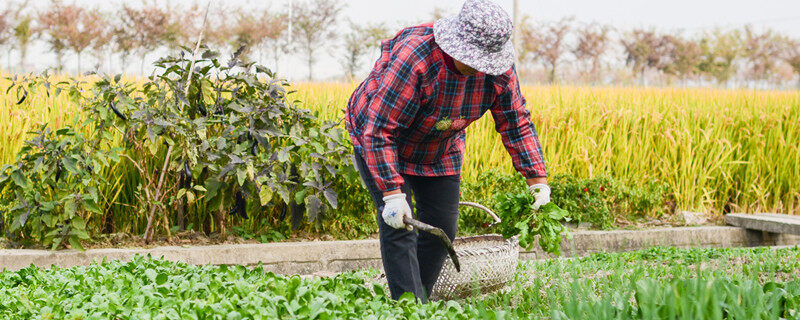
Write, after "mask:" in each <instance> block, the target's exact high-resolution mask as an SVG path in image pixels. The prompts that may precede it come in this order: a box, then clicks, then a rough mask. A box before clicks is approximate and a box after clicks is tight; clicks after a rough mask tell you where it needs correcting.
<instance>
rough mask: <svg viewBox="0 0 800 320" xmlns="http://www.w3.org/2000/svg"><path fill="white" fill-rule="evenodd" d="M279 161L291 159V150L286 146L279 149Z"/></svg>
mask: <svg viewBox="0 0 800 320" xmlns="http://www.w3.org/2000/svg"><path fill="white" fill-rule="evenodd" d="M278 161H280V162H286V161H289V152H287V151H286V148H281V149H280V150H278Z"/></svg>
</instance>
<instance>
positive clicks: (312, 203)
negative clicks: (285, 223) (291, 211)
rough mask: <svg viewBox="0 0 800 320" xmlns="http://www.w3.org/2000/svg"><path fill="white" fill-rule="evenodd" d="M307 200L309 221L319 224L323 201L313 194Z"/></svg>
mask: <svg viewBox="0 0 800 320" xmlns="http://www.w3.org/2000/svg"><path fill="white" fill-rule="evenodd" d="M305 200H306V202H305V203H306V210H308V220H309V221H311V222H317V221H318V219H319V218H320V213H321V211H322V200H320V199H319V197H317V196H316V195H313V194H312V195H310V196H308V197H306V199H305Z"/></svg>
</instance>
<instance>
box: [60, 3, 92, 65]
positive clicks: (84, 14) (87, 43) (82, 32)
mask: <svg viewBox="0 0 800 320" xmlns="http://www.w3.org/2000/svg"><path fill="white" fill-rule="evenodd" d="M64 10H65V12H66V16H68V17H72V18H73V19H71V22H70V23H69V24H68V25H67V26H66V28H64V30H63V31H64V32H63V33H62V34H60V35H59V37H61V38H62V39H63V41H64V43H65V45H66V47H67V48H68V49H69V50H71V51H72V52H73V53H75V56H76V57H77V59H78V73H79V74H80V73H81V71H82V68H81V56H82V55H83V52H84V51H86V50H87V49H88V48H89V47H91V46H92V45H93V44H94V43H95V41H96V40H98V39H101V37H102V36H103V17H102V15H101V14H100V11H98V10H96V9H94V10H89V9H85V8H83V7H79V6H76V5H74V4H73V5H67V6H65V7H64Z"/></svg>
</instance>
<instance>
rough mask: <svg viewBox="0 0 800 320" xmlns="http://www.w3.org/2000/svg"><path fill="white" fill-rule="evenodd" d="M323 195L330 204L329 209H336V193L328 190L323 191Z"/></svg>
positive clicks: (337, 201)
mask: <svg viewBox="0 0 800 320" xmlns="http://www.w3.org/2000/svg"><path fill="white" fill-rule="evenodd" d="M323 194H324V195H325V199H326V200H328V203H330V204H331V207H333V208H334V209H336V208H337V207H338V206H339V199H338V196H337V195H336V191H334V190H333V189H330V188H328V189H325V191H324V192H323Z"/></svg>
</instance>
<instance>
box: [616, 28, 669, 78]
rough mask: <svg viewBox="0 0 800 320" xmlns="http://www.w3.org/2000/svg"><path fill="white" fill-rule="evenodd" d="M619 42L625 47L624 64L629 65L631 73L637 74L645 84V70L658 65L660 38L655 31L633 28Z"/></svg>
mask: <svg viewBox="0 0 800 320" xmlns="http://www.w3.org/2000/svg"><path fill="white" fill-rule="evenodd" d="M621 42H622V46H623V47H624V48H625V55H626V57H625V64H626V65H628V66H630V67H631V71H633V74H637V75H639V79H640V81H641V83H642V84H645V77H644V73H645V71H647V69H648V68H655V67H656V66H658V63H659V60H660V59H661V56H660V54H659V52H658V50H659V47H660V46H661V38H660V37H659V36H658V35H656V33H655V31H652V30H643V29H634V30H633V31H631V32H630V33H628V34H627V35H625V36H624V37H623V38H622V41H621Z"/></svg>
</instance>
